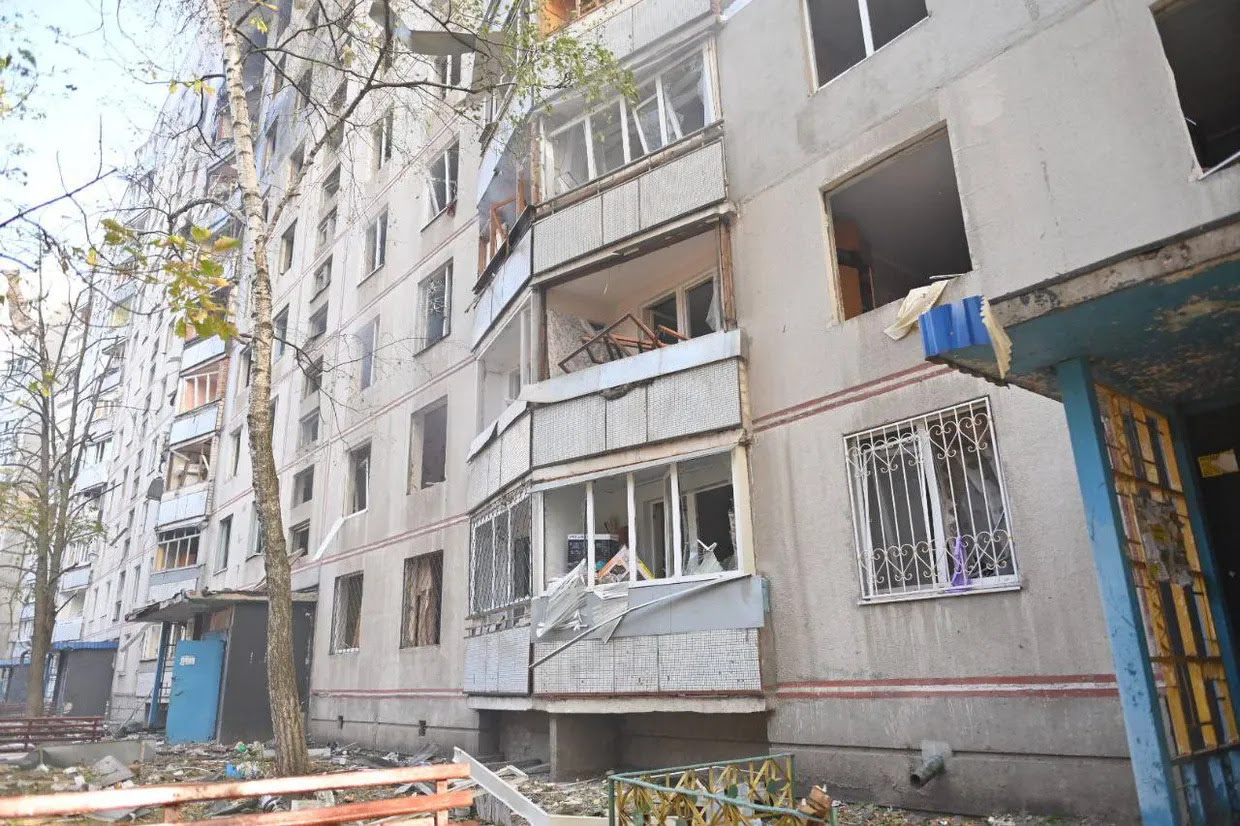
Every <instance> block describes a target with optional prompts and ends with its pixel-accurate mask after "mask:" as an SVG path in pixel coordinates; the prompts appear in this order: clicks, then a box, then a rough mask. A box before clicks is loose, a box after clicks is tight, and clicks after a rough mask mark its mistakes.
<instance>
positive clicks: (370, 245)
mask: <svg viewBox="0 0 1240 826" xmlns="http://www.w3.org/2000/svg"><path fill="white" fill-rule="evenodd" d="M387 225H388V213H387V210H386V209H385V210H383V212H381V213H379V215H378V217H377V218H375V220H373V221H371V222H370V225H369V226H368V227H367V228H366V273H365V274H366V275H370V274H371V273H373V272H374V271H375V270H377V269H379V268H380V267H382V266H383V262H384V261H385V260H387Z"/></svg>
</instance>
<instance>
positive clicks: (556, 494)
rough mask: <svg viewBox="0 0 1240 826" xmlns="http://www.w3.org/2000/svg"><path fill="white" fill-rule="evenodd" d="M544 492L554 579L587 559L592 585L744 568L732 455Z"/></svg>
mask: <svg viewBox="0 0 1240 826" xmlns="http://www.w3.org/2000/svg"><path fill="white" fill-rule="evenodd" d="M541 495H542V497H543V506H542V511H543V525H542V530H543V552H544V555H545V557H544V563H545V570H546V575H547V580H548V581H551V580H554V579H556V578H558V577H561V576H563V575H564V574H566V573H568V572H570V571H572V570H573V569H574V568H575V567H577V566H578V565H581V564H582V563H583V562H586V563H587V564H586V565H585V566H584V568H585V570H586V579H587V583H588V584H589V585H591V586H593V585H595V584H605V583H612V582H643V581H647V580H655V579H664V578H670V577H680V576H699V575H704V574H715V573H720V572H723V571H733V570H737V569H738V568H739V558H738V553H737V547H738V546H737V539H736V507H735V496H734V492H733V482H732V466H731V454H730V453H721V454H715V455H712V456H706V457H701V458H697V459H691V460H687V461H683V462H673V463H669V464H665V465H656V466H653V467H646V468H640V469H637V470H634V471H633V472H630V473H622V474H616V475H614V476H609V477H604V478H601V479H595V480H591V481H588V482H584V483H573V484H569V485H565V486H562V487H558V488H552V489H550V490H547V491H544V492H543V493H542V494H541ZM589 560H593V563H594V564H593V566H591V565H589V564H588V561H589Z"/></svg>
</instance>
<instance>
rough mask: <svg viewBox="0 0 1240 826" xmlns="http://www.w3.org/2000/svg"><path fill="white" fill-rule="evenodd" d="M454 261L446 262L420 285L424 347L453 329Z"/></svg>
mask: <svg viewBox="0 0 1240 826" xmlns="http://www.w3.org/2000/svg"><path fill="white" fill-rule="evenodd" d="M451 291H452V262H451V261H449V262H448V263H446V264H444V265H443V266H442V267H440V268H439V269H438V270H436V271H435V272H434V273H433V274H432V275H430V276H428V277H427V278H426V279H424V280H423V281H422V283H421V284H419V285H418V302H419V303H420V304H421V307H422V347H424V348H425V347H430V346H431V345H432V344H435V343H436V342H438V341H440V340H442V339H444V338H446V337H447V335H448V333H449V332H450V331H451V322H452V310H451V297H452V294H451Z"/></svg>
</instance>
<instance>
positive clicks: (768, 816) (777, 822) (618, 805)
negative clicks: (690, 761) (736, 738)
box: [609, 753, 817, 826]
mask: <svg viewBox="0 0 1240 826" xmlns="http://www.w3.org/2000/svg"><path fill="white" fill-rule="evenodd" d="M610 787H611V788H610V792H609V796H610V802H611V806H610V808H611V812H610V815H609V822H610V824H611V826H661V824H664V823H669V822H671V823H676V824H678V826H758V824H762V826H804V825H805V824H806V823H807V822H810V821H814V822H817V819H816V818H814V817H812V816H811V815H809V814H806V813H805V812H802V811H800V810H798V809H797V808H796V775H795V774H794V773H793V765H792V755H791V754H787V753H781V754H764V755H760V756H757V757H744V758H741V759H738V760H723V761H719V762H716V763H699V764H696V765H691V766H675V767H673V768H668V769H655V770H653V771H645V772H626V773H622V774H614V775H612V776H611V783H610Z"/></svg>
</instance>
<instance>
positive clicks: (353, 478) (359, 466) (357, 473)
mask: <svg viewBox="0 0 1240 826" xmlns="http://www.w3.org/2000/svg"><path fill="white" fill-rule="evenodd" d="M369 504H370V445H369V444H365V445H362V446H361V447H358V448H354V449H353V450H351V451H349V513H358V512H359V511H364V510H366V507H367V506H368V505H369Z"/></svg>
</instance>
